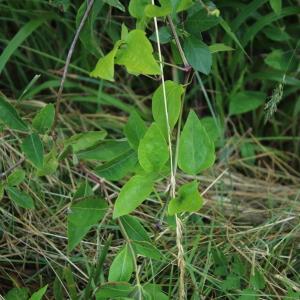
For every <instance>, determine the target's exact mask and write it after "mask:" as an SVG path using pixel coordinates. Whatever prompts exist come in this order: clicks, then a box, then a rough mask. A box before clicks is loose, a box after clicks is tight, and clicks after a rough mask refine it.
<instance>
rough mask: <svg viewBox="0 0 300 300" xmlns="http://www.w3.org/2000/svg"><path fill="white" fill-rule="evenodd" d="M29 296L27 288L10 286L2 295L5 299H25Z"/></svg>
mask: <svg viewBox="0 0 300 300" xmlns="http://www.w3.org/2000/svg"><path fill="white" fill-rule="evenodd" d="M28 297H29V289H28V288H12V289H11V290H9V291H8V293H7V294H6V295H5V296H4V299H5V300H27V299H28Z"/></svg>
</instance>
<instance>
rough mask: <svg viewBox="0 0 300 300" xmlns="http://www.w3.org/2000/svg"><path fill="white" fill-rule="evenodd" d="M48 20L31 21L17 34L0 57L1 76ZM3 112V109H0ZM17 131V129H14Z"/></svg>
mask: <svg viewBox="0 0 300 300" xmlns="http://www.w3.org/2000/svg"><path fill="white" fill-rule="evenodd" d="M46 19H47V18H41V19H36V20H31V21H29V22H28V23H26V24H25V25H23V27H22V28H21V29H20V30H19V31H18V32H17V34H16V35H15V36H14V37H13V38H12V39H11V40H10V41H9V43H8V45H7V46H6V48H5V49H4V50H3V49H2V53H1V55H0V74H1V73H2V71H3V69H4V67H5V65H6V63H7V62H8V60H9V58H10V57H11V56H12V55H13V54H14V52H15V51H16V50H17V49H18V47H19V46H20V45H21V44H22V43H23V42H24V40H26V39H27V37H29V36H30V35H31V33H32V32H33V31H35V30H36V29H37V28H38V27H39V26H40V25H41V24H42V23H43V22H44V21H45V20H46ZM0 111H1V109H0ZM14 129H17V128H14Z"/></svg>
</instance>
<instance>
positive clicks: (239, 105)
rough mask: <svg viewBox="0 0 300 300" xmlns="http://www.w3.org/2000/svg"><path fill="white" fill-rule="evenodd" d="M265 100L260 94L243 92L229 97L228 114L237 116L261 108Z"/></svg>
mask: <svg viewBox="0 0 300 300" xmlns="http://www.w3.org/2000/svg"><path fill="white" fill-rule="evenodd" d="M265 99H266V95H265V94H264V93H262V92H254V91H243V92H239V93H236V94H234V95H232V96H231V97H230V99H229V100H230V103H229V113H230V115H239V114H243V113H246V112H249V111H252V110H255V109H257V108H258V107H259V106H261V105H262V104H263V103H264V101H265Z"/></svg>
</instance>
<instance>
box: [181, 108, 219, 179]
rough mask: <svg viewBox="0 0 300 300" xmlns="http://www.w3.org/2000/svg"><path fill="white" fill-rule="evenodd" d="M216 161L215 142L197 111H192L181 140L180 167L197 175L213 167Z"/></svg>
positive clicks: (188, 172)
mask: <svg viewBox="0 0 300 300" xmlns="http://www.w3.org/2000/svg"><path fill="white" fill-rule="evenodd" d="M214 161H215V147H214V143H213V142H212V141H211V139H210V138H209V136H208V134H207V132H206V130H205V128H204V126H203V125H202V124H201V122H200V120H199V119H198V117H197V115H196V114H195V112H194V111H190V113H189V115H188V118H187V121H186V123H185V125H184V127H183V130H182V133H181V137H180V142H179V154H178V165H179V168H180V169H181V170H182V171H184V172H185V173H187V174H191V175H196V174H198V173H199V172H201V171H203V170H205V169H207V168H209V167H211V166H212V165H213V163H214Z"/></svg>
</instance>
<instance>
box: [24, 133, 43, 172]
mask: <svg viewBox="0 0 300 300" xmlns="http://www.w3.org/2000/svg"><path fill="white" fill-rule="evenodd" d="M21 149H22V151H23V153H24V154H25V156H26V158H27V159H28V160H29V161H30V162H31V163H32V164H33V165H34V166H35V167H36V168H38V169H41V168H43V161H44V147H43V144H42V141H41V139H40V137H39V136H38V134H36V133H32V134H30V135H28V136H27V137H26V138H25V139H24V140H23V142H22V145H21Z"/></svg>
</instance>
